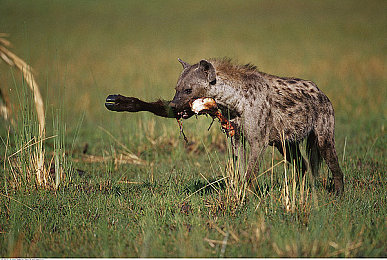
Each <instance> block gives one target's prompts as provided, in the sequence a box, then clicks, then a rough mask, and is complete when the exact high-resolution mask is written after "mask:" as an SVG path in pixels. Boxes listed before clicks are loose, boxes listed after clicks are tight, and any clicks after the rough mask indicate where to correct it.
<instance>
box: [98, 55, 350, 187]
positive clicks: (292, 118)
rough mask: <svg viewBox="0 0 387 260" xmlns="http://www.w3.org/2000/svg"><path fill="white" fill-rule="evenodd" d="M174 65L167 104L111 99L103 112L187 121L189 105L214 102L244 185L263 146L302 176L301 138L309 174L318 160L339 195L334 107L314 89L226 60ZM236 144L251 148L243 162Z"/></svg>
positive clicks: (311, 85)
mask: <svg viewBox="0 0 387 260" xmlns="http://www.w3.org/2000/svg"><path fill="white" fill-rule="evenodd" d="M179 62H180V63H181V64H182V66H183V71H182V73H181V75H180V77H179V79H178V81H177V85H176V88H175V89H176V94H175V96H174V98H173V100H172V101H163V100H158V101H156V102H144V101H141V100H139V99H137V98H134V97H124V96H121V95H110V96H108V97H107V99H106V104H105V105H106V107H107V108H108V109H109V110H112V111H129V112H137V111H149V112H152V113H154V114H155V115H158V116H162V117H168V118H177V119H180V118H184V119H186V118H189V117H191V116H192V115H194V113H193V112H192V111H191V109H190V104H191V103H192V101H193V100H196V99H198V98H202V97H209V98H213V99H214V100H215V101H216V103H217V105H218V107H219V109H220V110H221V112H222V114H223V115H228V117H229V120H230V122H231V124H232V125H233V128H234V129H235V132H236V134H235V135H234V136H233V137H232V144H233V153H234V156H235V157H239V158H240V159H241V160H240V161H241V162H245V161H247V164H246V165H244V166H242V167H244V172H245V173H246V178H247V180H251V178H252V176H253V174H254V173H255V172H256V171H257V170H258V163H257V162H258V161H259V159H261V156H262V154H263V152H264V151H265V149H266V148H267V146H268V145H272V146H275V147H276V148H277V149H278V151H279V152H280V153H281V154H284V153H286V159H287V160H288V161H289V162H291V163H296V164H297V165H298V166H299V169H300V171H301V172H302V174H304V173H305V172H306V171H307V168H308V166H307V165H308V164H307V162H306V160H305V159H304V158H303V157H302V155H301V152H300V149H299V143H300V142H301V141H302V140H304V139H305V138H306V152H307V156H308V159H309V166H310V170H311V172H312V174H313V175H314V176H317V174H318V170H319V167H320V164H321V161H322V158H323V159H324V160H325V162H326V163H327V165H328V167H329V169H330V170H331V172H332V175H333V180H334V189H335V192H336V193H342V192H343V191H344V183H343V173H342V171H341V169H340V166H339V162H338V158H337V153H336V149H335V141H334V128H335V122H334V121H335V120H334V111H333V106H332V104H331V102H330V101H329V99H328V97H327V96H326V95H325V94H324V93H322V91H321V90H320V89H319V88H318V87H317V86H316V84H315V83H313V82H312V81H308V80H303V79H298V78H288V77H278V76H274V75H270V74H267V73H263V72H260V71H258V70H257V69H256V67H255V66H253V65H251V64H246V65H237V64H234V63H232V62H231V61H230V60H229V59H209V60H201V61H200V62H199V63H196V64H194V65H190V64H188V63H186V62H184V61H182V60H180V59H179ZM241 140H247V142H248V143H249V145H250V153H249V156H248V158H245V156H246V155H245V147H244V144H243V143H244V142H242V141H241ZM283 144H285V145H284V146H283ZM245 159H247V160H245Z"/></svg>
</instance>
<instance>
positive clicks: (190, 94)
mask: <svg viewBox="0 0 387 260" xmlns="http://www.w3.org/2000/svg"><path fill="white" fill-rule="evenodd" d="M179 62H180V63H181V65H183V72H182V73H181V75H180V77H179V79H178V81H177V85H176V88H175V89H176V94H175V97H174V98H173V100H172V102H171V103H170V106H171V107H173V108H174V109H175V110H176V111H182V112H180V113H181V115H182V116H183V117H188V114H187V111H189V110H190V109H189V108H190V103H191V102H192V101H193V100H195V99H197V98H201V97H206V93H207V91H208V90H209V88H210V87H211V85H215V84H216V74H215V68H214V66H212V64H211V63H210V62H208V61H206V60H201V61H200V62H199V63H197V64H194V65H189V64H188V63H186V62H184V61H182V60H180V59H179Z"/></svg>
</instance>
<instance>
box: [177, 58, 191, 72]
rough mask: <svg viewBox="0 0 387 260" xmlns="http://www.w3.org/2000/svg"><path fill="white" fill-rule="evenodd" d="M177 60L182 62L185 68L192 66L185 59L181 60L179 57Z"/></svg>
mask: <svg viewBox="0 0 387 260" xmlns="http://www.w3.org/2000/svg"><path fill="white" fill-rule="evenodd" d="M177 60H178V61H179V62H180V64H181V65H183V69H186V68H188V67H189V66H191V65H189V64H188V63H187V62H185V61H183V60H181V59H179V58H177Z"/></svg>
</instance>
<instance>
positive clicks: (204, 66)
mask: <svg viewBox="0 0 387 260" xmlns="http://www.w3.org/2000/svg"><path fill="white" fill-rule="evenodd" d="M199 68H200V69H201V70H202V71H203V72H204V73H205V74H206V75H207V79H208V82H210V84H211V85H215V84H216V73H215V68H214V66H212V64H211V63H210V62H208V61H206V60H201V61H200V62H199Z"/></svg>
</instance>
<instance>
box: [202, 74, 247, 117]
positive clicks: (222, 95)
mask: <svg viewBox="0 0 387 260" xmlns="http://www.w3.org/2000/svg"><path fill="white" fill-rule="evenodd" d="M241 90H242V89H241V88H236V87H235V86H233V84H232V82H230V81H223V80H217V82H216V85H213V86H210V89H209V90H208V91H207V96H208V97H212V98H213V99H215V101H216V103H217V104H218V105H220V106H221V107H224V108H227V109H229V110H230V111H232V112H235V113H236V114H239V115H241V114H243V111H244V102H243V100H244V96H243V93H241Z"/></svg>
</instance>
